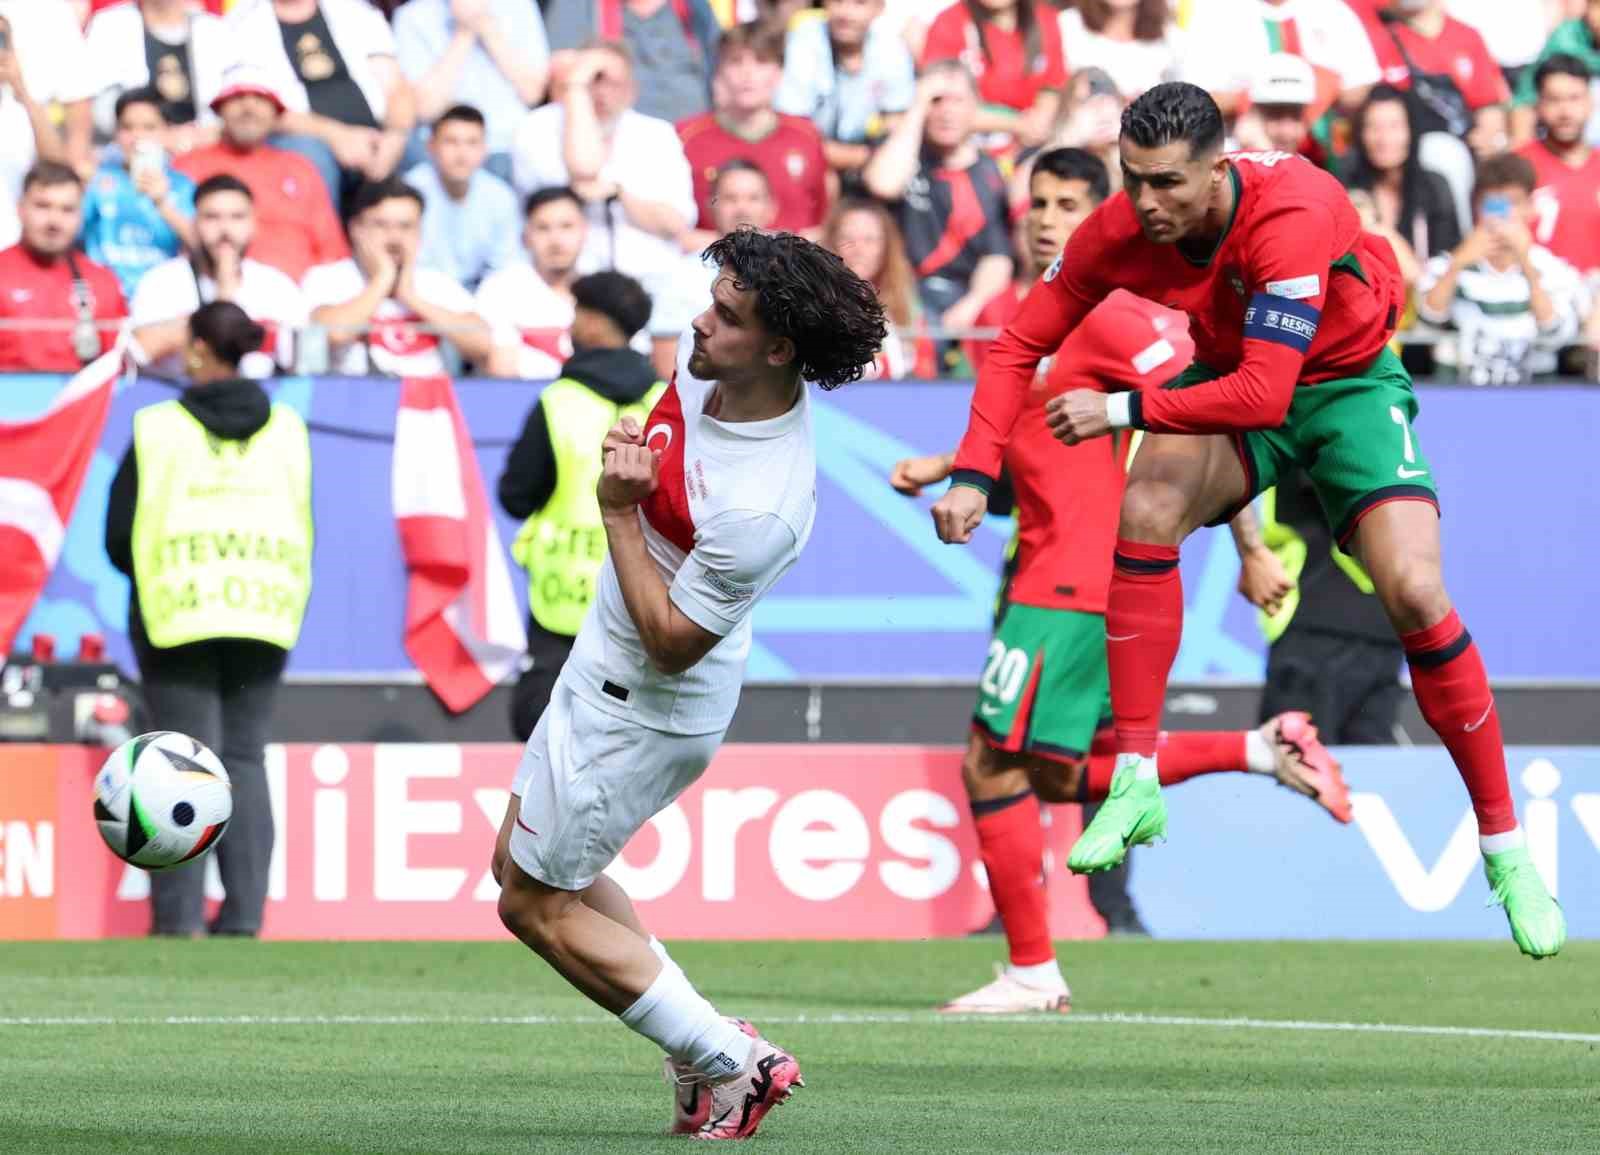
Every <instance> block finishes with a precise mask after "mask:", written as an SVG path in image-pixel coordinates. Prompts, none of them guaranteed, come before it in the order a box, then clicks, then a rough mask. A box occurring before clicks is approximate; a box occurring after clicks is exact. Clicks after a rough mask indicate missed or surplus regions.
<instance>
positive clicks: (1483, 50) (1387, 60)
mask: <svg viewBox="0 0 1600 1155" xmlns="http://www.w3.org/2000/svg"><path fill="white" fill-rule="evenodd" d="M1362 22H1363V23H1364V24H1365V25H1366V26H1367V36H1368V37H1369V38H1370V39H1371V41H1372V50H1373V52H1374V53H1376V54H1377V57H1378V67H1379V68H1380V69H1382V71H1383V79H1384V80H1385V81H1386V82H1387V83H1389V84H1392V85H1394V86H1395V87H1396V88H1399V89H1402V90H1404V89H1408V88H1410V87H1411V69H1410V68H1409V67H1408V66H1407V64H1406V59H1405V58H1406V56H1407V55H1409V56H1410V57H1411V63H1412V64H1415V65H1416V66H1417V69H1418V71H1420V72H1428V73H1434V74H1437V75H1444V76H1448V77H1449V78H1450V79H1451V80H1452V81H1453V82H1454V83H1455V86H1456V89H1457V91H1459V92H1460V93H1461V97H1462V99H1463V100H1465V101H1466V102H1467V107H1468V108H1470V109H1472V110H1473V111H1474V112H1476V111H1477V110H1478V109H1480V108H1487V107H1488V106H1489V105H1491V104H1506V103H1508V102H1509V101H1510V100H1511V89H1510V88H1509V87H1507V85H1506V78H1505V74H1504V73H1503V72H1501V71H1500V66H1499V65H1498V64H1496V63H1495V59H1494V57H1493V56H1491V55H1490V54H1489V48H1488V46H1487V45H1486V44H1484V42H1483V37H1482V36H1481V35H1479V33H1478V30H1477V29H1476V28H1473V27H1472V26H1471V25H1470V24H1463V23H1461V21H1459V20H1457V19H1455V18H1454V17H1450V16H1446V17H1445V18H1444V27H1443V28H1442V29H1440V30H1439V35H1437V36H1435V37H1434V38H1433V39H1431V40H1429V39H1427V38H1426V37H1424V36H1422V35H1421V34H1420V33H1418V32H1416V31H1415V30H1414V29H1413V28H1412V27H1411V26H1410V25H1409V24H1403V23H1400V22H1398V21H1396V22H1394V23H1387V22H1385V21H1382V20H1379V19H1378V18H1377V17H1376V16H1371V17H1366V16H1364V17H1363V21H1362ZM1396 38H1398V39H1399V41H1400V43H1401V44H1402V45H1404V46H1405V50H1406V51H1405V54H1404V55H1402V54H1401V52H1400V49H1399V48H1398V47H1397V46H1396V45H1395V39H1396Z"/></svg>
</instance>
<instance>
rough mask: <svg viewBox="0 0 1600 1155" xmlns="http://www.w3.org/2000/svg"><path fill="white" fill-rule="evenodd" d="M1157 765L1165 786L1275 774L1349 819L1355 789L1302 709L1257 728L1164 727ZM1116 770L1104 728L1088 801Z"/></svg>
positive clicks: (1104, 789)
mask: <svg viewBox="0 0 1600 1155" xmlns="http://www.w3.org/2000/svg"><path fill="white" fill-rule="evenodd" d="M1156 765H1157V767H1158V770H1159V773H1160V781H1161V785H1163V786H1176V785H1177V784H1178V783H1180V782H1187V781H1188V780H1189V779H1191V778H1195V777H1198V776H1200V775H1204V774H1225V773H1248V774H1262V775H1271V777H1272V778H1273V779H1275V780H1276V781H1277V782H1278V783H1279V785H1282V786H1287V787H1288V788H1289V789H1291V790H1293V791H1295V792H1296V793H1297V794H1304V795H1305V796H1306V797H1307V798H1310V799H1311V800H1312V801H1314V802H1315V803H1316V804H1317V805H1318V806H1320V807H1322V808H1323V809H1324V810H1326V811H1327V812H1328V814H1329V815H1331V816H1332V817H1333V819H1334V820H1335V821H1337V822H1344V823H1348V822H1349V821H1350V817H1351V814H1350V791H1349V788H1348V787H1346V785H1345V781H1344V772H1343V770H1342V769H1341V768H1340V766H1339V761H1338V759H1336V758H1335V757H1334V756H1333V754H1332V753H1330V752H1329V750H1328V748H1327V747H1326V746H1324V745H1323V744H1322V741H1321V739H1320V738H1319V737H1318V736H1317V728H1316V727H1315V726H1314V725H1312V724H1311V718H1310V715H1308V714H1304V713H1301V712H1300V711H1298V710H1290V711H1285V712H1284V713H1282V714H1277V715H1274V716H1273V717H1271V718H1269V719H1267V721H1266V722H1264V723H1263V724H1262V725H1261V726H1259V727H1258V728H1256V729H1254V730H1170V731H1162V733H1161V735H1160V738H1159V739H1158V741H1157V743H1156ZM1115 770H1116V755H1115V741H1114V739H1113V737H1112V735H1111V734H1110V733H1109V732H1106V731H1102V732H1101V733H1100V734H1097V735H1096V736H1095V741H1094V747H1093V749H1092V750H1091V752H1090V755H1089V764H1088V767H1087V770H1086V774H1085V792H1084V795H1083V800H1084V801H1085V802H1098V801H1100V800H1101V799H1102V798H1105V797H1106V796H1107V795H1108V794H1109V793H1110V791H1111V781H1112V778H1113V776H1114V774H1115Z"/></svg>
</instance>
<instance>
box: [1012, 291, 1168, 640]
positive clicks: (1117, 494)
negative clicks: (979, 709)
mask: <svg viewBox="0 0 1600 1155" xmlns="http://www.w3.org/2000/svg"><path fill="white" fill-rule="evenodd" d="M1193 357H1194V342H1192V341H1191V340H1190V339H1189V334H1188V331H1187V327H1186V322H1185V319H1184V316H1183V314H1182V313H1175V312H1173V311H1172V310H1170V309H1163V308H1162V307H1161V306H1160V305H1157V304H1155V303H1153V302H1151V301H1146V300H1144V299H1143V298H1141V297H1135V296H1134V295H1133V294H1132V293H1127V292H1123V291H1122V290H1120V289H1119V290H1117V291H1116V292H1114V293H1112V294H1111V295H1110V296H1109V297H1107V298H1106V299H1105V300H1104V301H1103V302H1101V303H1100V304H1099V305H1098V306H1096V307H1095V309H1094V310H1093V311H1092V312H1091V313H1090V314H1089V315H1088V316H1087V317H1085V318H1084V320H1083V324H1081V325H1079V326H1078V327H1077V328H1076V329H1074V330H1073V331H1072V335H1071V336H1070V337H1068V338H1067V339H1066V342H1065V343H1064V344H1063V345H1062V346H1061V350H1060V352H1058V353H1057V354H1056V355H1055V357H1054V358H1053V359H1052V360H1051V362H1050V366H1049V368H1048V369H1047V370H1046V372H1045V377H1044V381H1043V382H1042V383H1041V385H1040V387H1038V388H1036V389H1034V390H1033V391H1032V392H1031V393H1030V395H1029V397H1028V402H1027V404H1026V405H1025V406H1024V407H1023V410H1022V413H1021V414H1020V415H1019V416H1018V418H1017V424H1016V428H1015V429H1013V430H1012V434H1011V441H1010V443H1009V444H1007V446H1006V450H1005V464H1006V470H1007V471H1008V472H1009V473H1010V475H1011V484H1012V488H1013V489H1015V491H1016V495H1017V553H1016V558H1015V560H1014V563H1013V566H1014V568H1013V572H1012V577H1011V582H1010V584H1009V586H1008V587H1007V591H1006V596H1007V598H1008V599H1009V600H1011V601H1014V602H1020V603H1021V604H1023V605H1029V606H1042V607H1044V608H1045V609H1061V610H1080V611H1082V612H1084V613H1092V614H1101V613H1104V612H1105V609H1106V590H1107V589H1108V587H1109V586H1110V584H1111V554H1112V547H1113V546H1114V545H1115V544H1116V540H1117V519H1118V518H1119V516H1120V515H1121V509H1122V485H1123V480H1124V478H1125V477H1126V476H1127V471H1126V468H1125V466H1126V460H1127V454H1126V447H1127V445H1128V442H1129V437H1128V436H1127V435H1126V434H1124V435H1123V436H1121V437H1100V438H1096V439H1095V440H1093V441H1085V442H1082V443H1080V444H1078V445H1063V444H1061V442H1059V441H1057V440H1056V439H1055V437H1054V436H1053V435H1052V434H1051V433H1050V427H1049V426H1048V425H1046V424H1045V420H1044V403H1045V401H1046V399H1048V398H1050V397H1054V396H1055V395H1056V394H1058V393H1065V392H1066V391H1067V390H1068V389H1101V390H1104V391H1106V392H1116V391H1118V390H1123V389H1155V388H1160V387H1161V386H1162V385H1164V384H1166V382H1168V381H1170V380H1171V379H1172V378H1174V377H1176V376H1177V375H1178V374H1179V373H1180V372H1182V371H1183V368H1184V366H1186V365H1188V364H1189V362H1190V361H1191V360H1192V359H1193Z"/></svg>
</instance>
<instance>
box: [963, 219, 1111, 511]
mask: <svg viewBox="0 0 1600 1155" xmlns="http://www.w3.org/2000/svg"><path fill="white" fill-rule="evenodd" d="M1100 237H1101V234H1100V231H1099V229H1098V228H1097V227H1096V221H1095V217H1093V216H1091V217H1090V218H1089V219H1088V220H1087V221H1085V222H1084V223H1083V224H1082V225H1080V226H1079V227H1078V231H1077V232H1075V233H1074V234H1073V235H1072V239H1071V240H1070V241H1068V242H1067V248H1066V251H1065V252H1063V253H1062V254H1061V256H1060V257H1059V258H1057V260H1056V263H1055V264H1054V265H1052V266H1051V267H1050V268H1049V269H1048V270H1046V271H1045V274H1044V276H1043V277H1042V278H1040V280H1039V281H1038V282H1037V283H1036V284H1035V285H1034V286H1033V288H1032V289H1031V290H1030V291H1029V293H1028V296H1027V298H1026V299H1025V300H1024V301H1023V302H1022V308H1021V310H1020V311H1019V312H1018V314H1017V317H1016V320H1014V321H1012V322H1011V324H1009V325H1007V326H1006V328H1005V330H1004V331H1003V332H1002V333H1001V334H1000V336H999V337H998V338H997V339H996V340H995V342H994V344H993V345H991V346H990V347H989V355H988V356H987V357H986V358H985V359H984V363H983V369H982V371H981V372H980V373H979V374H978V383H977V386H976V387H975V388H974V389H973V392H972V411H971V414H970V415H969V417H968V419H967V432H966V435H965V436H964V437H962V439H961V446H960V448H959V449H957V450H956V462H955V470H954V472H953V473H952V474H951V481H952V482H953V483H954V484H956V485H971V486H974V487H976V488H978V489H981V490H983V491H984V492H985V493H987V492H988V491H989V489H990V487H991V486H992V485H993V484H994V479H995V478H996V477H998V476H999V475H1000V462H1001V459H1002V457H1003V456H1004V453H1005V447H1006V442H1007V441H1009V440H1010V438H1011V428H1012V426H1013V425H1015V424H1016V422H1017V414H1018V413H1020V412H1021V410H1022V406H1023V403H1024V402H1025V401H1026V400H1027V397H1028V393H1029V391H1030V390H1031V388H1032V386H1033V378H1034V373H1035V372H1036V370H1037V369H1038V367H1039V362H1040V361H1042V360H1044V358H1046V357H1048V356H1050V354H1052V353H1054V352H1055V351H1056V350H1057V349H1059V348H1060V347H1061V342H1063V341H1065V340H1066V339H1067V335H1068V334H1070V333H1071V332H1072V331H1073V329H1075V328H1076V327H1077V326H1078V324H1079V322H1081V321H1082V320H1083V319H1084V317H1086V316H1088V314H1089V310H1091V309H1093V308H1094V307H1095V305H1097V304H1099V303H1100V301H1101V299H1102V298H1103V297H1104V296H1105V295H1106V292H1107V291H1108V290H1107V288H1106V287H1105V286H1104V285H1103V284H1101V282H1100V278H1099V277H1098V276H1096V275H1095V273H1094V269H1095V268H1096V267H1097V266H1098V265H1099V263H1100V261H1101V255H1100V254H1101V248H1102V241H1101V239H1100Z"/></svg>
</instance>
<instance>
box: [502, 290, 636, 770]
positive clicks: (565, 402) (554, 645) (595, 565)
mask: <svg viewBox="0 0 1600 1155" xmlns="http://www.w3.org/2000/svg"><path fill="white" fill-rule="evenodd" d="M572 295H573V300H574V310H573V321H572V344H573V347H574V349H575V350H576V352H574V353H573V355H572V357H571V358H570V359H569V360H568V361H567V363H566V364H565V365H563V366H562V367H561V376H560V377H559V378H558V379H557V380H555V381H552V382H551V383H550V384H549V385H546V386H545V388H544V391H543V392H542V393H540V394H539V399H538V401H537V402H536V403H535V404H534V406H533V408H532V409H531V410H529V412H528V419H527V421H526V423H525V424H524V425H523V427H522V434H521V436H520V437H518V438H517V443H516V444H515V445H514V446H513V447H512V449H511V453H510V455H509V456H508V457H507V458H506V464H505V470H504V472H503V473H501V475H500V485H499V496H500V505H501V508H503V509H504V510H505V511H506V512H507V513H508V514H510V515H511V516H512V517H515V518H521V519H523V524H522V529H521V531H520V532H519V533H518V534H517V537H516V540H515V541H514V542H512V545H511V556H512V557H513V558H514V559H515V560H516V562H517V564H518V565H520V566H522V568H523V569H525V570H526V571H527V573H528V611H529V624H528V658H529V662H528V668H526V669H525V670H524V671H523V674H522V677H521V678H520V679H519V680H518V682H517V686H516V689H515V691H513V694H512V706H511V724H512V730H513V732H514V733H515V734H516V735H517V737H518V738H519V739H522V740H526V739H527V737H528V735H529V734H531V733H533V727H534V724H535V723H536V722H538V720H539V715H540V714H541V713H543V712H544V707H545V704H546V703H547V702H548V701H549V700H550V691H551V689H552V688H553V687H554V686H555V680H556V675H557V674H558V673H560V670H561V666H562V663H564V662H565V661H566V659H567V654H568V653H569V652H570V651H571V649H572V640H573V638H575V637H576V636H577V634H578V628H579V627H580V626H582V625H583V619H584V616H585V615H586V614H587V613H588V612H589V606H590V604H591V603H592V602H593V601H594V592H595V581H596V580H597V579H598V578H599V575H600V568H601V566H602V564H603V563H604V562H605V558H606V533H605V527H604V525H602V524H601V520H600V503H599V501H598V500H597V499H596V497H595V485H596V483H597V482H598V481H599V479H600V467H601V460H600V445H601V442H602V441H603V440H604V439H605V435H606V432H607V431H608V430H609V429H610V428H611V427H612V426H613V425H615V424H616V423H617V422H618V421H620V420H621V419H622V418H623V417H624V416H629V417H632V418H633V419H634V420H635V421H637V422H639V423H640V424H641V425H643V424H644V421H645V418H646V417H647V416H648V415H649V413H650V409H651V407H652V406H654V405H655V403H656V400H657V398H659V397H660V396H661V394H662V393H663V392H664V391H665V386H663V385H662V384H661V383H660V382H659V381H658V380H657V379H656V372H655V369H654V367H653V366H652V365H651V364H650V361H649V359H648V358H647V357H645V356H643V355H641V354H640V353H637V352H635V351H634V350H633V349H632V348H630V347H629V341H630V340H632V338H633V336H634V334H636V333H638V332H639V331H640V330H641V329H643V328H644V326H645V324H646V323H647V322H648V321H649V319H650V310H651V304H650V297H649V294H647V293H646V292H645V291H644V289H643V288H642V287H641V286H640V285H639V283H638V282H637V281H635V280H634V279H633V278H632V277H628V276H624V275H623V274H621V273H610V272H607V273H594V274H592V275H590V276H587V277H581V278H579V279H578V280H577V281H574V282H573V285H572Z"/></svg>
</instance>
